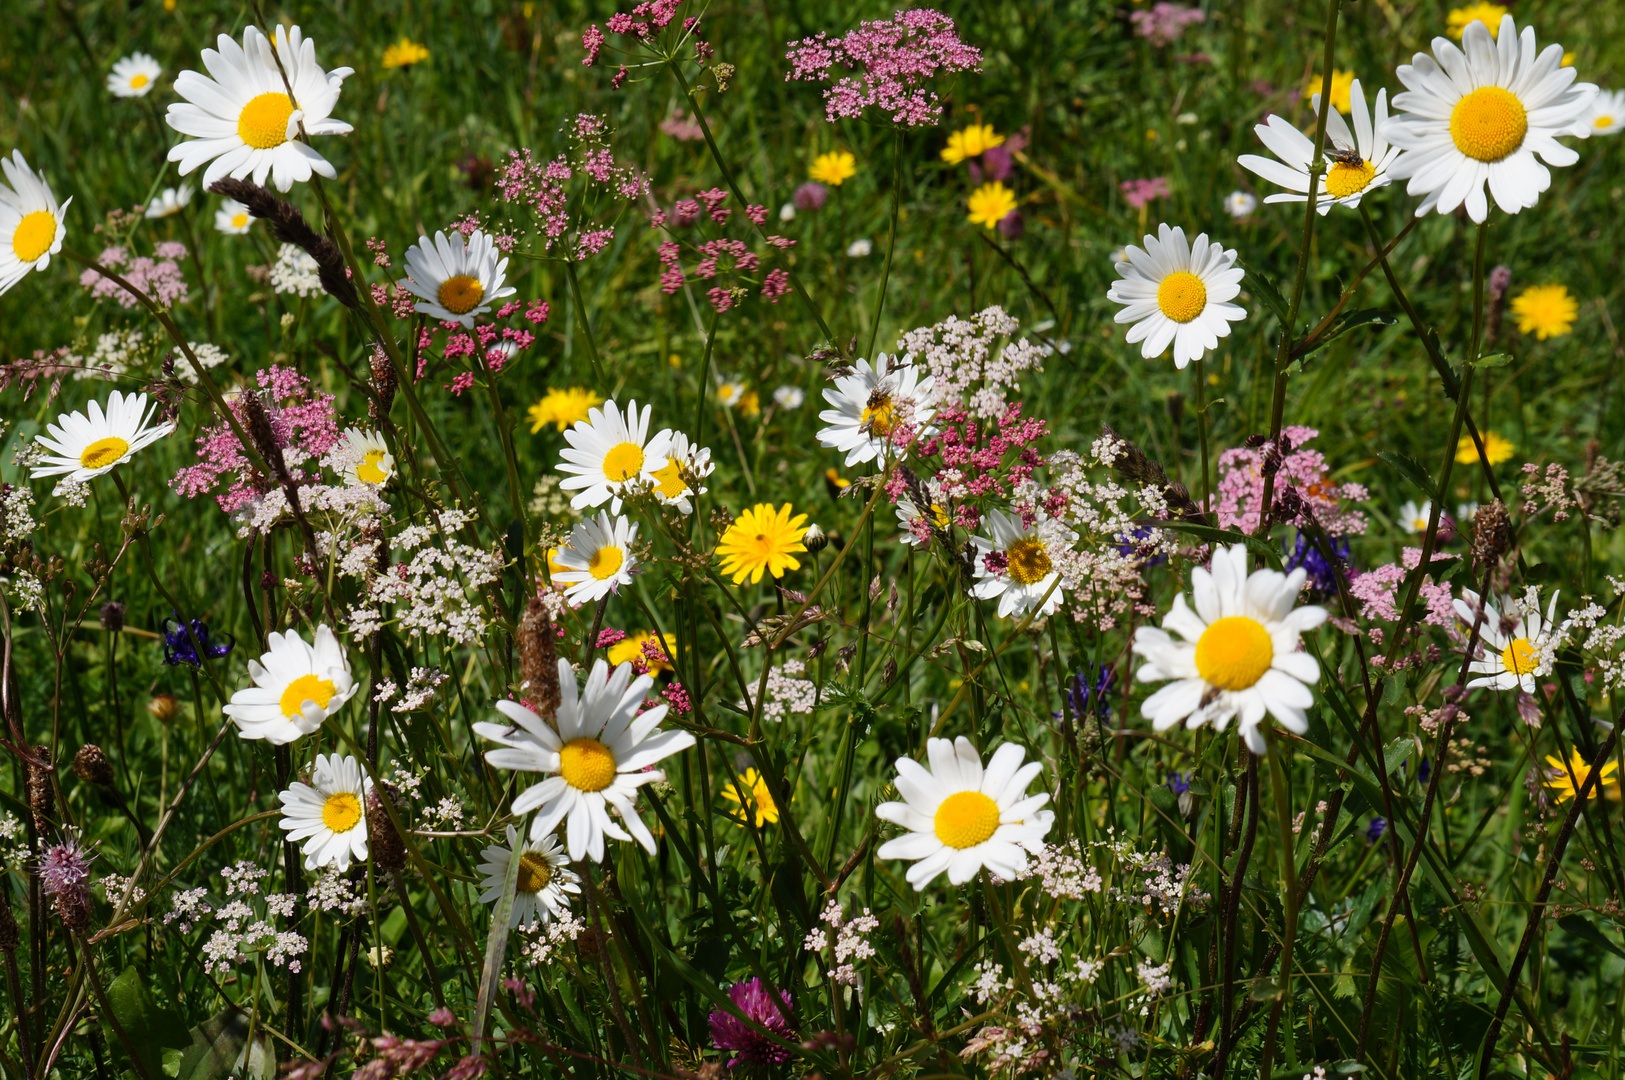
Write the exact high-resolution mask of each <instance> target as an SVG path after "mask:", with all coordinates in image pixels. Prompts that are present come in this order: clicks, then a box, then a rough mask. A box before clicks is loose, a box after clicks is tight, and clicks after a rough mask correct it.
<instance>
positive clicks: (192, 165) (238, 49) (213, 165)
mask: <svg viewBox="0 0 1625 1080" xmlns="http://www.w3.org/2000/svg"><path fill="white" fill-rule="evenodd" d="M215 44H216V46H217V48H218V51H217V50H216V49H204V50H203V66H204V67H205V68H207V69H208V71H209V75H207V76H205V75H200V74H199V73H197V72H195V71H183V72H181V73H180V75H178V76H177V77H176V79H175V92H176V93H177V94H179V95H180V96H181V97H182V98H184V99H185V100H184V101H177V102H175V103H174V104H173V105H171V106H170V107H169V112H168V113H167V114H166V115H165V117H164V120H165V122H166V123H168V124H169V126H170V127H172V128H174V129H175V130H176V131H178V132H180V133H181V134H182V135H187V136H190V138H188V139H186V140H185V141H183V142H180V143H177V144H176V145H175V146H172V147H170V150H169V160H170V161H175V162H179V163H180V171H181V175H182V176H185V175H187V174H188V173H190V172H192V171H193V170H194V169H196V168H197V167H198V166H199V165H202V164H204V163H205V162H207V163H209V167H208V169H206V170H205V171H204V173H203V186H204V187H205V188H207V187H208V186H209V185H210V184H213V183H214V182H215V181H216V180H219V179H222V178H223V177H227V176H231V177H235V178H236V179H239V180H240V179H242V178H243V177H245V176H250V175H252V176H253V179H254V183H256V184H263V183H265V178H266V176H267V175H269V176H270V177H271V181H272V183H274V184H275V185H276V187H277V189H278V190H279V191H287V190H288V189H289V188H291V187H293V185H294V184H295V183H304V182H305V181H307V180H309V179H310V177H311V174H312V173H315V174H317V175H319V176H325V177H327V178H328V179H329V180H331V179H333V178H334V177H335V176H337V175H338V174H337V173H336V172H334V170H333V166H332V164H331V163H330V162H328V160H327V159H326V158H324V157H322V155H321V154H319V153H317V152H316V151H315V150H314V149H313V148H312V147H311V145H310V144H309V143H308V142H305V141H303V140H302V139H301V138H300V129H301V128H303V129H304V134H305V135H307V136H310V137H314V136H317V135H348V134H349V133H350V130H351V128H350V125H349V124H346V123H345V122H344V121H342V120H334V119H332V112H333V106H334V105H336V104H338V100H339V88H340V87H341V86H342V85H343V84H344V79H345V77H346V76H348V75H350V74H352V73H353V71H354V69H353V68H347V67H346V68H335V69H334V70H333V71H330V72H329V71H323V70H322V68H321V66H320V65H319V64H317V63H316V45H315V43H314V42H311V41H308V40H306V38H305V37H304V35H303V34H301V33H300V32H299V28H298V27H297V26H295V27H293V28H291V29H290V28H288V27H285V26H278V27H277V28H276V44H275V50H276V51H275V52H274V53H273V52H272V48H273V46H272V43H271V41H270V39H268V38H267V37H266V36H265V35H264V34H263V33H262V32H261V31H260V29H259V27H257V26H250V27H248V28H247V29H245V30H244V31H243V43H242V44H241V45H238V44H237V42H235V41H233V40H232V39H231V38H230V37H229V36H227V35H226V34H221V35H220V37H219V39H218V40H217V41H216V42H215ZM278 59H281V61H282V65H283V67H284V68H286V70H287V80H286V81H284V80H283V77H282V71H281V70H279V69H278V68H277V60H278ZM210 76H212V78H211V77H210ZM290 86H291V87H292V88H293V96H292V97H290V96H289V95H288V88H289V87H290Z"/></svg>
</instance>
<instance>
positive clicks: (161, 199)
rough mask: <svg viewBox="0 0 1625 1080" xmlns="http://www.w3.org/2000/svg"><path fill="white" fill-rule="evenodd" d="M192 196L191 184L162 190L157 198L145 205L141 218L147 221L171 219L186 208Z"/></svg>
mask: <svg viewBox="0 0 1625 1080" xmlns="http://www.w3.org/2000/svg"><path fill="white" fill-rule="evenodd" d="M193 194H195V192H194V191H193V189H192V185H191V184H185V183H183V184H181V186H180V187H171V188H164V190H163V191H161V192H159V193H158V197H157V198H155V199H153V200H152V201H151V202H150V203H148V204H147V209H146V210H145V211H144V212H143V216H145V217H146V219H147V220H148V221H154V220H156V219H158V218H166V217H173V216H174V215H176V214H178V213H180V212H181V211H182V210H184V209H185V208H186V205H187V204H188V203H190V202H191V201H192V196H193Z"/></svg>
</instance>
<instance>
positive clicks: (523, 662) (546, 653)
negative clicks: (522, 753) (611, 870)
mask: <svg viewBox="0 0 1625 1080" xmlns="http://www.w3.org/2000/svg"><path fill="white" fill-rule="evenodd" d="M518 639H519V641H518V645H519V675H520V677H521V678H522V679H524V681H525V695H524V696H525V700H527V701H529V702H530V705H531V708H533V709H534V710H535V711H536V714H537V715H538V716H540V717H541V718H542V719H543V720H546V721H548V722H549V723H551V722H552V720H553V714H554V713H555V712H556V711H557V710H558V707H559V701H560V700H562V694H561V692H560V690H559V659H558V655H559V654H558V635H557V634H556V632H555V631H554V629H553V620H552V619H550V618H548V617H547V609H546V608H545V607H543V606H542V602H541V601H540V600H537V599H532V600H531V602H530V605H529V606H528V607H526V608H525V614H524V617H523V618H521V619H520V620H519V634H518Z"/></svg>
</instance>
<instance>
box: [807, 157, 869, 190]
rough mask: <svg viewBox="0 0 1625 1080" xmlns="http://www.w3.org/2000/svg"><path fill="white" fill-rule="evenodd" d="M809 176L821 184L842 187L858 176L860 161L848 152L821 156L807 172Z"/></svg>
mask: <svg viewBox="0 0 1625 1080" xmlns="http://www.w3.org/2000/svg"><path fill="white" fill-rule="evenodd" d="M807 175H808V176H809V177H810V178H812V179H814V180H816V181H818V182H819V183H820V184H828V185H829V186H830V187H840V186H841V185H842V184H844V183H846V182H847V181H848V180H850V179H852V178H853V177H854V176H856V175H858V159H857V158H855V157H853V156H852V155H851V153H849V152H848V151H846V150H835V151H832V152H830V153H828V154H819V155H818V156H817V157H815V158H813V163H812V167H811V168H809V169H808V170H807Z"/></svg>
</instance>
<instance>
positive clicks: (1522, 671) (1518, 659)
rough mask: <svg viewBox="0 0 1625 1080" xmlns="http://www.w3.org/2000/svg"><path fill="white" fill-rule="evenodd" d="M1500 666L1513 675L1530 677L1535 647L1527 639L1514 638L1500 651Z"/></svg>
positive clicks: (1533, 665) (1532, 669)
mask: <svg viewBox="0 0 1625 1080" xmlns="http://www.w3.org/2000/svg"><path fill="white" fill-rule="evenodd" d="M1501 666H1502V667H1504V668H1506V669H1507V670H1508V671H1510V672H1512V674H1514V675H1532V674H1534V671H1535V647H1534V646H1533V645H1531V644H1529V639H1528V638H1515V639H1513V642H1512V644H1510V645H1508V646H1507V647H1506V648H1504V649H1502V650H1501Z"/></svg>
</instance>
